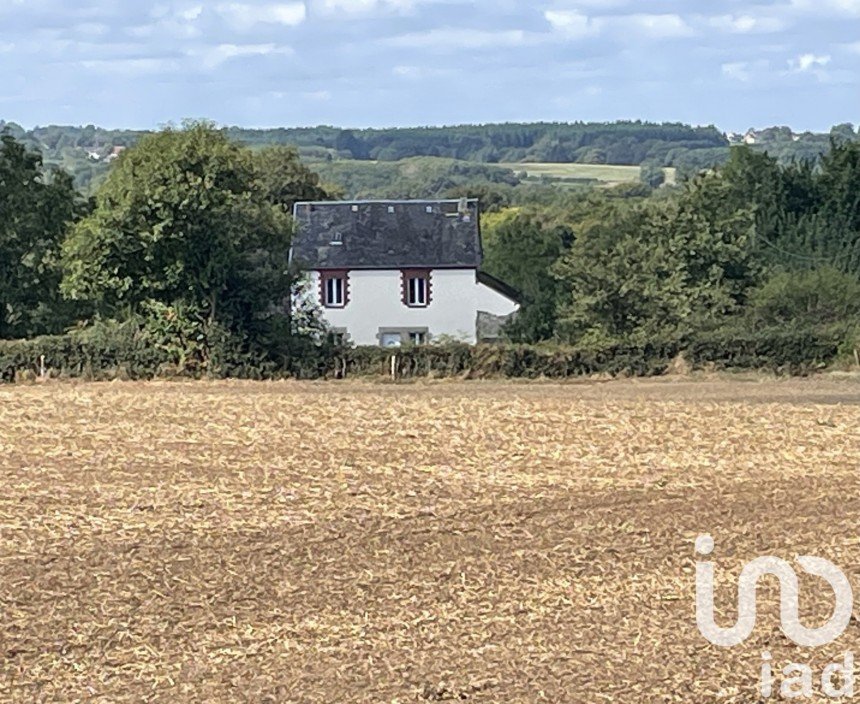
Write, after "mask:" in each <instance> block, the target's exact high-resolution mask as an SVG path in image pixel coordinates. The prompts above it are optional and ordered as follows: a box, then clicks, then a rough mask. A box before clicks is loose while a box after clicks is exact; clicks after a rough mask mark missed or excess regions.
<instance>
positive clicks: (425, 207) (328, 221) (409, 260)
mask: <svg viewBox="0 0 860 704" xmlns="http://www.w3.org/2000/svg"><path fill="white" fill-rule="evenodd" d="M293 214H294V216H295V219H296V224H297V228H298V229H297V232H296V235H295V237H294V238H293V252H292V258H293V260H294V261H296V262H298V263H299V264H300V265H301V266H304V267H307V268H309V269H405V268H436V269H438V268H446V267H447V268H469V269H477V268H478V267H479V266H480V265H481V234H480V229H479V226H478V201H477V200H468V201H458V200H433V201H430V200H422V201H388V200H386V201H357V202H318V203H296V206H295V208H294V210H293Z"/></svg>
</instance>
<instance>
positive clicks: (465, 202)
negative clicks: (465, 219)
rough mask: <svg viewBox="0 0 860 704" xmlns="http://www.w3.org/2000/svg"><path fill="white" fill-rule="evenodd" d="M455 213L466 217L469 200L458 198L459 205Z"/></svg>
mask: <svg viewBox="0 0 860 704" xmlns="http://www.w3.org/2000/svg"><path fill="white" fill-rule="evenodd" d="M457 212H458V213H459V214H460V215H468V214H469V199H468V198H460V205H459V207H458V208H457Z"/></svg>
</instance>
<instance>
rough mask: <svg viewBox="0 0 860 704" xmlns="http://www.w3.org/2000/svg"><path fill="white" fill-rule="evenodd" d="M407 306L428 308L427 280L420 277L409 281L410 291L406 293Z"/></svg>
mask: <svg viewBox="0 0 860 704" xmlns="http://www.w3.org/2000/svg"><path fill="white" fill-rule="evenodd" d="M406 297H407V301H406V303H407V305H410V306H426V305H427V279H424V278H421V277H419V276H414V277H412V278H410V279H409V290H408V291H407V293H406Z"/></svg>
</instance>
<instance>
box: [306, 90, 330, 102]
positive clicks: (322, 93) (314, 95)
mask: <svg viewBox="0 0 860 704" xmlns="http://www.w3.org/2000/svg"><path fill="white" fill-rule="evenodd" d="M302 96H303V97H305V98H307V99H308V100H317V101H327V100H331V92H329V91H327V90H315V91H311V92H309V93H302Z"/></svg>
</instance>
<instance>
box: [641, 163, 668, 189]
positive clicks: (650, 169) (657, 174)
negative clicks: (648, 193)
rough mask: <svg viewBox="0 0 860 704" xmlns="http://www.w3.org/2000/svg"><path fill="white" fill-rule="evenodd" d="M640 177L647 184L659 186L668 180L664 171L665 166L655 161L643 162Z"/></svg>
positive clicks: (653, 186)
mask: <svg viewBox="0 0 860 704" xmlns="http://www.w3.org/2000/svg"><path fill="white" fill-rule="evenodd" d="M639 179H640V180H641V181H642V183H644V184H645V185H646V186H650V187H651V188H659V187H660V186H662V185H663V184H664V183H665V181H666V173H665V172H664V171H663V167H661V166H660V164H656V163H654V162H653V161H646V162H643V164H642V169H641V172H640V174H639Z"/></svg>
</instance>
